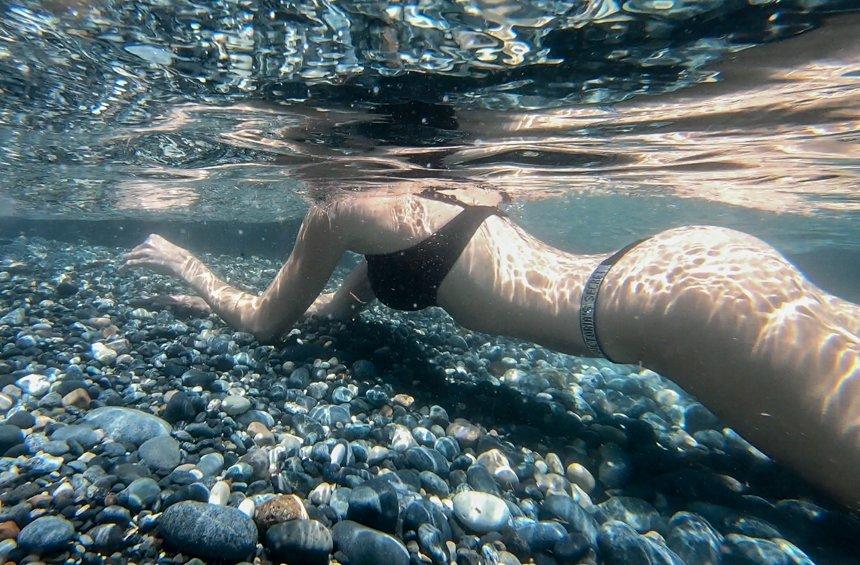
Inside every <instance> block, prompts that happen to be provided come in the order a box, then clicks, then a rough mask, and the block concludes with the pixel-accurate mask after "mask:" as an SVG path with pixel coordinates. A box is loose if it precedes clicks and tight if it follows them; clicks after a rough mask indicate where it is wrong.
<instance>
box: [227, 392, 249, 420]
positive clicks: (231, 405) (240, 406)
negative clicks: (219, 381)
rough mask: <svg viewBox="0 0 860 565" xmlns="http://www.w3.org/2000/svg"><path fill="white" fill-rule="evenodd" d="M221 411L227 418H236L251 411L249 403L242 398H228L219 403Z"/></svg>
mask: <svg viewBox="0 0 860 565" xmlns="http://www.w3.org/2000/svg"><path fill="white" fill-rule="evenodd" d="M221 409H222V410H224V412H226V413H227V414H228V415H229V416H238V415H239V414H244V413H245V412H247V411H248V410H250V409H251V401H250V400H248V399H247V398H245V397H244V396H228V397H226V398H225V399H224V400H222V401H221Z"/></svg>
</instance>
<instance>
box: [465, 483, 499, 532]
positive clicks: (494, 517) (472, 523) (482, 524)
mask: <svg viewBox="0 0 860 565" xmlns="http://www.w3.org/2000/svg"><path fill="white" fill-rule="evenodd" d="M454 515H455V516H457V519H458V520H460V522H462V523H463V525H464V526H466V527H467V528H469V529H470V530H472V531H473V532H479V533H487V532H493V531H496V530H499V529H501V528H502V527H503V526H504V525H505V524H507V523H508V521H509V520H510V518H511V512H510V510H508V505H507V504H505V501H504V500H502V499H501V498H499V497H498V496H493V495H492V494H487V493H485V492H478V491H466V492H461V493H459V494H458V495H457V496H455V497H454Z"/></svg>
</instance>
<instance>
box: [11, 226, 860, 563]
mask: <svg viewBox="0 0 860 565" xmlns="http://www.w3.org/2000/svg"><path fill="white" fill-rule="evenodd" d="M121 252H122V250H118V249H110V248H104V247H92V246H85V245H69V244H65V243H58V242H53V241H47V240H41V239H36V238H30V239H23V238H18V239H15V240H7V241H5V242H2V243H0V257H2V259H0V343H2V349H0V388H2V393H0V419H2V424H0V454H2V457H0V493H2V494H0V503H2V506H0V557H2V559H3V560H6V561H15V562H35V561H44V562H66V561H71V562H83V563H102V562H109V563H125V562H138V563H143V562H147V563H149V562H159V563H184V562H194V563H200V562H201V561H218V560H221V561H225V562H240V561H247V562H261V563H267V562H287V563H296V564H301V563H328V562H330V561H331V562H341V563H350V564H356V565H357V564H377V563H381V564H385V565H395V564H401V563H403V564H405V563H431V562H432V563H450V562H456V563H508V564H515V563H527V562H535V563H623V564H638V563H682V562H687V563H718V562H723V563H767V564H774V563H810V562H813V560H814V561H816V562H821V563H847V562H852V561H854V560H856V558H857V555H860V551H859V550H858V540H860V527H858V520H857V517H856V516H854V515H852V514H849V513H847V512H844V511H842V510H840V509H839V507H838V506H836V505H834V504H832V503H830V502H828V501H826V500H825V499H824V498H822V497H821V495H820V494H817V493H816V492H815V491H813V490H812V489H811V488H810V487H808V486H807V485H806V484H805V483H804V482H803V481H801V480H799V479H798V478H796V477H795V476H794V475H792V474H791V473H790V472H788V471H787V470H785V469H783V468H782V467H780V466H779V465H777V464H775V463H774V462H773V461H771V460H770V459H768V458H767V457H766V456H764V455H763V454H762V453H760V452H759V451H757V450H756V449H755V448H753V447H752V446H750V445H749V444H748V443H747V442H745V441H744V440H743V439H742V438H741V437H739V436H738V435H737V434H736V433H734V432H732V431H731V430H730V429H728V428H725V427H724V426H723V425H722V424H721V423H720V422H719V420H718V419H717V418H715V417H714V416H713V415H712V414H711V413H710V412H708V410H706V409H705V408H704V407H703V406H702V405H701V404H699V403H698V402H696V401H695V400H694V399H693V398H691V397H690V396H688V395H686V394H685V393H684V392H682V391H680V390H679V389H678V388H677V387H675V386H674V385H673V384H672V383H670V382H668V381H666V380H664V379H663V378H661V377H660V376H659V375H657V374H655V373H653V372H650V371H648V370H640V369H639V368H637V367H630V366H614V365H610V364H603V363H602V362H599V361H594V360H589V359H580V358H576V357H569V356H565V355H559V354H556V353H554V352H551V351H548V350H545V349H542V348H538V347H534V346H532V345H530V344H526V343H522V342H517V341H513V340H508V339H504V338H498V337H493V336H486V335H482V334H477V333H473V332H469V331H466V330H464V329H462V328H460V327H457V326H456V325H455V324H454V323H453V322H452V321H451V319H450V318H448V317H447V316H446V315H445V314H444V313H443V312H441V311H439V310H438V309H428V310H426V311H423V312H420V313H414V314H409V315H405V314H403V315H401V314H399V313H394V312H391V311H388V310H386V309H383V308H373V309H371V310H370V311H368V312H367V313H365V314H363V315H362V317H361V319H360V320H358V321H357V322H354V323H351V324H346V325H345V324H332V323H321V322H316V321H309V322H305V323H303V324H302V325H300V326H298V327H297V329H296V330H294V331H293V332H292V333H291V334H290V335H289V336H288V337H287V339H286V340H285V341H284V342H283V343H281V344H279V345H278V346H275V347H272V346H269V345H261V344H260V343H258V342H257V341H255V339H254V338H253V337H252V336H251V335H248V334H245V333H239V332H234V331H233V330H231V329H230V328H228V327H226V326H225V325H224V323H223V322H221V321H220V320H219V319H218V318H217V317H215V316H205V317H195V316H194V314H193V312H192V313H188V312H172V311H170V310H168V309H164V308H161V307H157V306H154V305H152V304H150V305H149V307H147V306H146V305H147V301H146V300H145V299H144V300H142V297H143V298H145V297H146V296H151V295H155V294H157V293H167V292H183V291H184V289H183V288H182V287H181V286H180V285H179V284H178V283H177V282H175V281H172V280H170V279H167V278H163V277H160V276H157V275H147V274H145V273H141V272H123V271H118V269H117V267H118V265H119V257H120V253H121ZM205 260H206V261H207V262H208V263H209V264H210V265H213V267H214V268H215V270H216V271H217V272H219V273H220V274H222V275H223V276H225V277H226V278H227V280H230V281H233V282H234V283H236V284H239V285H240V286H243V287H245V288H248V289H262V288H264V287H265V286H266V284H267V283H268V282H269V281H270V280H271V278H272V276H273V275H274V274H275V272H276V269H277V268H278V267H279V265H278V264H277V263H276V262H274V261H271V260H266V259H259V258H235V257H224V258H219V257H206V258H205ZM341 274H342V273H341ZM854 562H856V561H854Z"/></svg>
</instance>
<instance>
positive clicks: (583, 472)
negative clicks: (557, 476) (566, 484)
mask: <svg viewBox="0 0 860 565" xmlns="http://www.w3.org/2000/svg"><path fill="white" fill-rule="evenodd" d="M565 476H566V477H567V480H568V481H570V482H571V483H573V484H575V485H577V486H579V488H581V489H582V490H583V491H584V492H586V493H587V494H590V493H591V491H593V490H594V485H595V482H594V477H593V476H592V474H591V472H590V471H589V470H588V469H586V468H585V467H584V466H583V465H581V464H579V463H571V464H570V465H568V466H567V469H566V470H565Z"/></svg>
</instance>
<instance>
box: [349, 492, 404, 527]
mask: <svg viewBox="0 0 860 565" xmlns="http://www.w3.org/2000/svg"><path fill="white" fill-rule="evenodd" d="M399 513H400V511H399V506H398V502H397V492H396V491H395V490H394V487H392V486H391V484H390V483H388V482H385V481H380V480H373V481H368V482H367V483H364V484H363V485H360V486H358V487H356V488H354V489H352V492H351V493H350V495H349V508H348V509H347V511H346V517H347V519H348V520H352V521H354V522H358V523H360V524H364V525H365V526H368V527H371V528H374V529H376V530H382V531H385V532H394V529H395V528H396V527H397V518H398V516H399Z"/></svg>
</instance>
